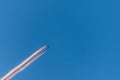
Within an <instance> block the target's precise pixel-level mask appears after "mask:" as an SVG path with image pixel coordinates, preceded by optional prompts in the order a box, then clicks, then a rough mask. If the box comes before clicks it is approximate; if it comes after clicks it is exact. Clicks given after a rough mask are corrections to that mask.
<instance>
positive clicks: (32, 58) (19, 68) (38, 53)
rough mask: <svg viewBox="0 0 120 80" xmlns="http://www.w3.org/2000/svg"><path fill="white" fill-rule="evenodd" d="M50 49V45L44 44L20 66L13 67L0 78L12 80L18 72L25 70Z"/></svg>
mask: <svg viewBox="0 0 120 80" xmlns="http://www.w3.org/2000/svg"><path fill="white" fill-rule="evenodd" d="M47 49H48V46H46V45H45V46H43V47H42V48H40V49H39V50H37V51H36V52H35V53H33V54H32V55H31V56H29V57H28V58H27V59H26V60H24V61H23V62H22V63H20V64H19V65H18V66H16V67H15V68H13V69H12V70H11V71H10V72H8V73H7V74H6V75H5V76H3V77H2V78H1V79H0V80H10V79H12V78H13V77H14V76H16V75H17V74H18V73H20V72H21V71H23V70H24V69H25V68H27V67H28V66H29V65H30V64H32V63H33V62H34V61H35V60H37V59H38V58H39V57H40V56H42V55H43V54H44V53H45V52H46V51H47Z"/></svg>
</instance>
